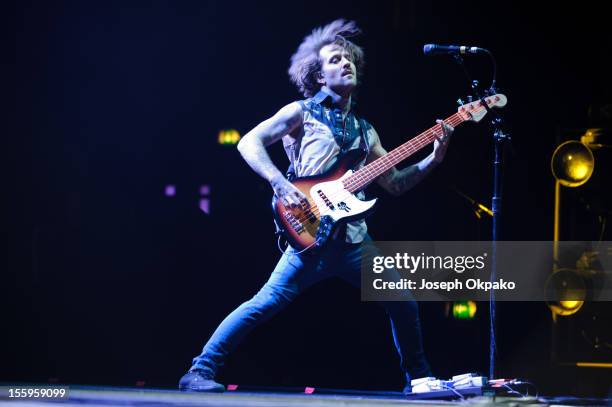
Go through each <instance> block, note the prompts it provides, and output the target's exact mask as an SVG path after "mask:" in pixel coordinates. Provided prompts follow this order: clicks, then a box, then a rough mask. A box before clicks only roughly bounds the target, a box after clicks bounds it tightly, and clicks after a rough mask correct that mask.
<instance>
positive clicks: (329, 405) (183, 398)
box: [0, 384, 609, 407]
mask: <svg viewBox="0 0 612 407" xmlns="http://www.w3.org/2000/svg"><path fill="white" fill-rule="evenodd" d="M28 386H33V385H32V384H30V385H28ZM335 392H336V394H334V390H330V389H326V390H325V394H317V391H316V390H315V392H314V393H313V394H305V393H297V392H295V393H289V392H267V391H256V392H255V391H228V392H225V393H221V394H211V393H192V392H181V391H177V390H163V389H141V388H116V387H82V386H77V387H75V386H70V390H69V397H68V398H67V399H64V400H60V399H44V400H43V399H34V398H25V399H21V400H20V401H19V404H14V403H15V399H11V398H8V396H7V394H6V393H4V394H3V395H2V396H1V397H0V404H6V405H9V403H11V404H12V405H19V406H46V407H48V406H49V405H50V403H54V404H56V403H61V404H62V405H67V406H69V405H74V406H76V405H88V406H106V407H108V406H126V405H131V406H157V405H169V406H192V405H200V406H214V407H217V406H218V407H233V406H240V407H251V406H253V407H281V406H283V407H285V406H286V407H291V406H310V407H337V406H349V405H351V406H362V407H367V406H381V407H382V406H398V405H411V406H439V405H447V406H448V405H457V404H460V405H462V406H465V405H474V406H476V405H478V406H508V405H522V406H527V405H551V404H557V405H566V406H572V405H576V406H578V405H604V406H605V405H609V400H601V399H600V400H585V399H574V398H570V399H542V398H541V399H536V398H534V397H524V398H520V397H512V398H509V397H488V396H475V397H468V398H466V399H464V400H456V401H451V400H432V399H429V400H413V399H412V400H411V399H407V398H406V397H405V396H403V395H402V394H401V393H399V392H359V391H349V390H337V391H335Z"/></svg>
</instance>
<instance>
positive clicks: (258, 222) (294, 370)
mask: <svg viewBox="0 0 612 407" xmlns="http://www.w3.org/2000/svg"><path fill="white" fill-rule="evenodd" d="M534 4H535V3H534V2H531V3H523V4H518V3H517V4H514V3H510V2H504V4H503V5H501V4H499V3H498V2H448V3H445V2H439V1H435V2H427V1H422V2H417V1H413V0H410V1H377V2H353V1H350V2H349V1H336V2H325V3H320V2H319V3H317V2H303V1H294V2H283V3H281V2H279V3H263V2H262V3H260V2H232V1H226V2H204V1H180V2H170V1H151V2H145V1H142V2H141V1H116V2H115V1H110V2H109V1H93V2H92V1H88V2H82V1H52V2H46V1H20V2H18V3H17V5H16V6H15V7H14V14H11V13H8V14H6V15H5V18H8V19H9V20H10V21H9V22H8V24H5V27H6V28H7V34H8V36H9V39H13V38H14V39H15V40H16V55H15V59H14V60H12V61H11V60H10V55H9V54H5V55H6V56H8V57H9V64H7V65H6V66H7V67H9V68H10V67H11V66H14V67H15V68H16V75H15V76H14V80H11V82H13V83H14V84H15V87H16V105H15V106H16V111H15V114H12V112H13V109H14V108H13V107H12V106H11V107H9V108H8V109H7V110H6V112H7V115H6V116H5V119H9V121H8V123H9V128H8V130H7V131H6V133H5V137H4V139H5V146H6V149H5V151H7V152H8V153H9V157H10V158H9V160H8V161H7V162H9V163H10V164H11V165H10V168H9V169H7V171H6V172H5V174H6V175H8V181H7V183H6V184H5V188H4V193H3V196H4V200H5V202H8V203H9V206H10V207H9V210H8V211H7V212H6V213H5V215H7V219H6V222H7V223H6V225H8V228H6V229H5V230H6V231H7V235H8V237H9V239H8V240H9V243H8V244H7V245H5V247H6V249H7V254H6V255H5V256H3V266H2V275H3V284H2V288H3V290H2V291H3V296H4V299H5V300H6V306H5V307H4V311H3V312H2V314H3V327H2V337H3V341H4V346H3V347H2V363H0V380H1V381H23V382H26V381H36V382H48V381H51V382H59V383H80V384H105V385H135V384H136V383H137V382H139V383H140V385H142V384H143V382H144V385H145V386H166V387H174V386H175V385H176V383H177V380H178V378H179V377H180V376H181V375H182V374H183V373H184V372H185V370H186V369H187V368H188V367H189V365H190V360H191V358H192V357H193V356H195V355H196V354H197V353H198V352H199V351H200V348H201V346H202V345H203V343H204V341H205V340H206V339H207V337H208V336H209V335H210V334H211V332H212V330H213V329H214V328H215V327H216V325H217V324H218V323H219V322H220V321H221V319H222V318H223V317H224V316H225V315H226V314H227V313H229V312H230V311H231V310H232V309H234V308H235V307H236V306H237V305H239V304H240V303H241V302H242V301H244V300H246V299H248V298H249V297H250V296H252V295H253V294H254V293H255V292H256V291H257V290H258V289H259V287H260V286H261V285H262V284H263V283H264V281H265V280H266V278H267V277H268V275H269V273H270V272H271V270H272V268H273V266H274V264H275V262H276V261H277V259H278V258H279V252H278V250H277V248H276V242H275V237H274V235H273V226H272V221H271V216H270V212H269V199H270V194H271V189H270V187H269V186H268V185H267V184H266V183H265V182H264V181H263V180H261V179H259V178H258V177H257V176H256V175H255V174H254V173H253V172H252V171H251V170H250V169H249V168H248V166H247V165H246V164H245V163H244V162H243V161H242V160H241V158H240V156H239V154H238V152H237V151H236V149H235V148H234V147H233V146H222V145H219V144H218V142H217V134H218V132H219V130H221V129H228V128H234V129H237V130H238V131H240V132H241V133H242V134H244V133H246V132H247V131H248V130H249V129H251V128H252V127H253V126H254V125H256V124H257V123H258V122H260V121H261V120H263V119H265V118H267V117H269V116H271V115H272V114H273V113H274V112H276V110H278V109H279V108H280V107H282V106H283V105H285V104H286V103H289V102H291V101H293V100H297V99H299V98H300V95H299V94H298V92H297V91H296V90H295V89H294V87H293V86H292V85H291V84H290V83H289V81H288V76H287V73H286V71H287V68H288V61H289V57H290V56H291V54H292V53H293V52H294V50H295V49H296V47H297V45H298V44H299V42H300V40H301V39H302V38H303V37H304V36H305V35H306V34H307V33H309V32H310V30H311V29H312V28H313V27H315V26H318V25H322V24H325V23H327V22H329V21H331V20H333V19H336V18H339V17H344V18H348V19H355V20H356V21H357V22H358V23H359V25H360V26H361V27H362V28H363V30H364V34H363V35H362V36H361V38H359V39H358V42H359V43H360V44H361V45H363V47H364V49H365V52H366V73H365V77H364V78H363V79H364V80H363V86H362V88H361V89H360V91H359V95H358V98H359V99H358V100H359V109H360V111H361V112H362V114H363V115H364V116H365V117H367V118H368V119H369V120H370V121H371V122H372V123H373V124H374V126H375V127H376V128H377V130H378V132H379V134H380V135H381V138H382V140H383V144H384V146H385V147H386V148H387V149H388V150H390V149H391V148H392V147H395V146H396V145H398V144H400V143H401V142H403V141H404V140H405V139H406V138H409V137H413V136H414V135H416V134H418V133H419V132H421V131H422V130H423V129H425V128H428V127H429V126H431V125H432V123H433V121H434V120H435V119H436V118H443V117H447V116H449V115H450V114H452V113H453V112H454V111H455V109H456V100H457V98H459V97H464V96H465V95H466V94H467V92H468V86H467V82H466V80H465V77H464V74H463V72H462V71H461V69H460V67H459V66H458V65H456V64H455V63H454V61H453V60H452V59H451V58H450V57H436V58H428V57H425V56H423V55H422V51H421V49H422V46H423V44H425V43H441V44H466V45H474V46H479V47H484V48H487V49H490V50H491V51H493V53H494V54H495V56H496V57H497V62H498V67H499V69H498V85H499V87H500V91H502V92H503V93H505V94H507V96H508V98H509V104H508V106H507V108H506V109H505V110H504V114H505V117H506V120H507V124H508V129H509V131H510V133H511V135H512V137H513V143H512V147H511V148H510V149H509V150H508V154H507V163H508V165H507V169H506V170H507V171H506V177H505V190H504V211H505V212H504V215H505V221H504V224H503V226H504V228H503V231H502V238H503V239H505V240H550V239H552V208H553V178H552V176H551V173H550V167H549V165H550V164H549V161H550V156H551V153H552V151H553V150H554V147H555V146H556V145H557V143H558V135H559V134H562V135H563V134H568V133H572V131H573V132H574V133H572V134H573V135H575V136H577V135H578V134H580V132H581V131H583V130H584V129H585V128H586V127H588V126H589V125H591V123H590V120H591V118H590V117H589V115H588V111H589V107H590V106H597V105H601V104H603V103H606V102H607V103H610V100H612V99H611V98H610V88H611V86H610V84H611V79H610V72H612V66H611V63H610V61H611V59H610V52H611V43H612V41H611V36H610V30H609V27H608V26H607V24H608V20H609V18H608V17H606V15H607V14H606V13H604V11H603V7H604V6H598V5H596V3H595V2H593V3H590V2H579V3H572V4H569V5H560V4H559V3H558V2H557V3H555V4H551V5H550V6H541V7H539V8H535V6H534ZM13 36H14V37H13ZM7 52H8V51H7ZM466 63H467V66H468V68H469V69H470V71H471V73H472V75H473V76H474V77H476V78H478V79H480V80H481V81H482V82H483V84H484V85H488V83H489V82H490V79H491V77H490V72H491V70H490V65H489V61H488V60H487V59H486V57H483V56H473V57H469V58H466ZM6 77H8V78H9V80H10V78H12V77H13V74H12V71H10V69H9V71H8V73H7V75H6ZM11 118H14V121H13V120H11ZM562 137H563V136H562ZM271 154H272V156H273V158H274V159H275V160H276V161H277V162H278V163H279V166H280V167H281V168H284V167H285V166H286V165H287V163H286V158H285V157H284V155H283V154H284V153H283V151H282V149H281V147H280V146H279V145H277V146H274V147H273V148H272V149H271ZM491 162H492V142H491V136H490V130H489V128H488V126H487V125H486V123H482V124H479V125H474V124H467V125H464V126H462V127H460V128H458V129H457V131H456V133H455V135H454V137H453V140H452V143H451V145H450V148H449V151H448V154H447V157H446V159H445V162H444V163H443V165H442V166H441V167H440V168H438V169H436V170H435V172H434V173H432V175H431V176H430V177H428V178H427V179H426V180H425V181H424V182H423V183H422V184H421V185H419V186H418V187H416V188H414V189H413V190H412V191H410V192H409V193H407V194H406V195H404V196H402V197H399V198H393V197H390V196H387V195H385V193H384V192H383V191H382V190H380V188H378V187H377V186H372V187H371V188H370V189H369V193H370V195H371V196H381V197H382V199H381V201H380V206H379V210H378V211H377V212H376V213H375V214H374V215H373V216H372V217H371V218H370V220H369V226H370V231H371V235H372V236H373V238H374V239H378V240H475V239H483V240H487V239H490V227H491V225H490V222H489V220H488V219H483V220H481V221H478V220H477V219H476V217H475V216H474V214H473V212H472V210H471V207H470V205H469V203H468V202H467V201H466V200H465V199H464V198H462V197H461V196H460V195H458V194H457V193H456V192H454V191H453V188H457V189H459V190H460V191H462V192H464V193H465V194H467V195H469V196H471V197H473V198H474V199H476V200H478V201H481V202H483V203H485V204H486V205H487V206H490V205H489V202H490V195H491V189H492V188H491V187H492V177H491ZM167 185H174V186H175V195H174V196H166V193H165V192H166V186H167ZM202 185H206V186H208V192H207V191H201V186H202ZM202 192H204V195H202ZM201 199H208V200H209V205H210V213H209V214H206V213H204V212H203V211H202V210H201V209H200V207H199V202H200V200H201ZM589 238H593V239H596V238H597V236H593V237H589ZM605 238H607V239H608V240H609V239H610V236H609V232H608V233H607V236H605ZM478 305H479V308H478V313H477V317H476V319H475V320H473V321H456V320H453V319H452V318H449V317H448V316H447V315H446V314H445V304H441V303H424V304H421V313H422V315H421V317H422V323H423V327H424V337H425V344H426V350H427V353H428V355H429V358H430V361H431V364H432V366H433V368H434V372H435V373H436V375H437V376H439V377H448V376H451V375H453V374H458V373H462V372H468V371H478V372H482V373H483V374H486V373H487V371H488V365H487V363H488V319H487V318H488V312H487V304H478ZM498 317H499V332H498V335H499V338H498V346H499V355H498V361H499V365H498V367H499V372H500V376H502V377H517V376H518V377H524V378H527V379H531V380H532V381H535V382H536V383H538V384H539V385H540V387H541V388H542V389H543V390H544V391H545V392H548V393H555V392H562V393H572V392H573V393H575V394H580V393H585V394H604V393H605V392H606V390H607V389H606V385H607V383H609V379H610V376H609V369H608V370H605V369H591V370H582V371H580V372H578V373H577V372H576V371H574V370H572V369H569V368H566V369H559V368H556V367H555V365H553V364H552V363H551V361H550V343H551V316H550V312H549V311H548V309H547V308H546V306H545V305H544V304H541V303H503V304H499V315H498ZM398 363H399V362H398V359H397V356H396V354H395V351H394V347H393V343H392V338H391V335H390V328H389V324H388V321H387V319H386V316H385V315H384V312H383V311H382V310H381V309H379V308H378V307H377V306H376V305H374V304H367V303H361V302H360V301H359V293H358V292H357V291H356V290H353V289H352V288H350V287H348V286H346V285H344V284H343V283H341V282H339V281H328V282H325V283H322V284H319V285H318V286H315V287H314V288H312V289H311V290H309V291H308V292H306V293H305V294H304V295H303V296H301V297H300V298H299V299H298V300H297V301H295V303H294V304H292V305H291V306H290V307H289V308H288V309H287V310H286V311H285V312H283V313H282V314H281V315H279V316H278V317H277V318H275V319H273V320H272V321H270V322H268V323H266V324H265V325H264V326H262V327H261V329H258V330H257V331H256V332H255V333H254V334H253V335H251V336H249V337H248V339H247V340H246V341H245V342H244V343H243V344H242V345H241V346H240V347H239V349H238V350H237V351H236V352H235V353H234V354H233V355H232V356H231V358H230V359H229V361H228V363H227V365H226V366H225V367H224V368H223V369H222V370H221V371H220V374H219V379H220V381H222V382H225V383H228V382H230V383H240V384H252V385H265V386H273V385H283V386H302V385H310V386H320V387H337V388H361V389H399V388H401V386H402V378H401V376H400V373H399V369H398ZM576 374H580V375H581V377H583V378H585V379H584V380H583V382H584V383H582V384H581V385H575V384H574V385H572V386H568V384H572V383H574V382H573V380H570V379H569V378H570V377H575V376H574V375H576ZM560 383H563V384H564V385H565V387H560V385H559V384H560Z"/></svg>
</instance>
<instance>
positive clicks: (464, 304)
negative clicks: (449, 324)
mask: <svg viewBox="0 0 612 407" xmlns="http://www.w3.org/2000/svg"><path fill="white" fill-rule="evenodd" d="M476 309H477V307H476V303H475V302H474V301H458V302H454V303H453V317H455V319H474V315H476Z"/></svg>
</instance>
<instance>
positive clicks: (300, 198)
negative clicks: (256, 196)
mask: <svg viewBox="0 0 612 407" xmlns="http://www.w3.org/2000/svg"><path fill="white" fill-rule="evenodd" d="M270 185H272V189H274V194H275V195H276V197H277V198H278V199H280V201H281V203H282V204H283V205H284V206H285V207H286V208H289V209H300V208H301V207H302V202H303V203H304V204H306V206H307V207H308V206H310V204H309V203H308V199H306V195H304V193H302V191H300V190H299V189H297V188H296V187H295V186H294V185H293V184H292V183H291V182H289V181H287V179H285V177H282V176H280V177H276V178H274V179H273V180H272V181H271V182H270Z"/></svg>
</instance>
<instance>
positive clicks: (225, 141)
mask: <svg viewBox="0 0 612 407" xmlns="http://www.w3.org/2000/svg"><path fill="white" fill-rule="evenodd" d="M217 141H218V142H219V144H221V145H236V144H238V142H239V141H240V133H239V132H238V130H235V129H224V130H220V131H219V136H218V138H217Z"/></svg>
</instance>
